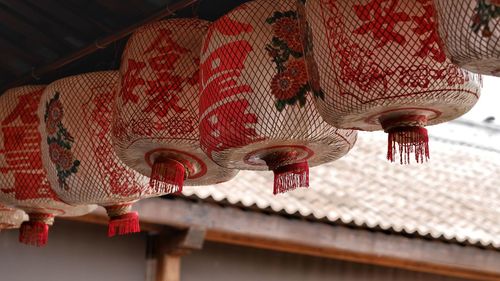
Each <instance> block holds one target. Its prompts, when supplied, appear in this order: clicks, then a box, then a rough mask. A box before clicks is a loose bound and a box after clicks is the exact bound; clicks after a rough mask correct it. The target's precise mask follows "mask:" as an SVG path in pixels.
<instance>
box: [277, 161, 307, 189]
mask: <svg viewBox="0 0 500 281" xmlns="http://www.w3.org/2000/svg"><path fill="white" fill-rule="evenodd" d="M273 172H274V190H273V194H278V193H285V192H287V191H290V190H294V189H297V188H301V187H304V188H308V187H309V165H308V163H307V162H301V163H294V164H289V165H285V166H281V167H278V168H276V169H274V170H273Z"/></svg>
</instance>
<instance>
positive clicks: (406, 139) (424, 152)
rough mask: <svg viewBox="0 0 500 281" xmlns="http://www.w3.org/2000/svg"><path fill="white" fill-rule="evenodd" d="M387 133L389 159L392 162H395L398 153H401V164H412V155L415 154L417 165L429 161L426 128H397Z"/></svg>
mask: <svg viewBox="0 0 500 281" xmlns="http://www.w3.org/2000/svg"><path fill="white" fill-rule="evenodd" d="M387 133H388V149H387V159H388V160H390V161H391V162H394V160H395V158H396V154H397V152H399V161H400V163H401V164H409V163H410V154H411V153H414V154H415V161H416V162H417V163H423V162H424V161H427V160H429V158H430V157H429V136H428V134H427V129H426V128H423V127H418V126H411V127H395V128H392V129H390V130H388V131H387ZM396 144H397V145H396Z"/></svg>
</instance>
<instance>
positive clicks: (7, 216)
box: [0, 204, 28, 231]
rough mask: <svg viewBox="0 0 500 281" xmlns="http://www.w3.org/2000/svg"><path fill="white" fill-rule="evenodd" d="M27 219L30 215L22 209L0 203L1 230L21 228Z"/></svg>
mask: <svg viewBox="0 0 500 281" xmlns="http://www.w3.org/2000/svg"><path fill="white" fill-rule="evenodd" d="M27 220H28V215H26V213H25V212H23V211H22V210H19V209H14V208H9V207H7V206H5V205H2V204H0V231H1V230H2V229H13V228H19V227H20V226H21V223H22V222H23V221H27Z"/></svg>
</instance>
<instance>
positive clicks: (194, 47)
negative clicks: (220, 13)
mask: <svg viewBox="0 0 500 281" xmlns="http://www.w3.org/2000/svg"><path fill="white" fill-rule="evenodd" d="M208 25H209V22H207V21H203V20H200V19H168V20H164V21H159V22H155V23H151V24H148V25H145V26H143V27H141V28H139V29H138V30H137V31H136V32H134V34H133V35H132V36H131V37H130V39H129V41H128V43H127V46H126V48H125V51H124V53H123V55H122V63H121V66H120V82H119V83H120V84H119V91H118V92H117V98H116V111H115V117H114V123H113V137H114V145H115V149H116V153H117V155H118V156H119V157H120V158H121V159H122V160H123V162H124V163H126V164H127V165H129V166H130V167H132V168H133V169H135V170H137V171H138V172H140V173H141V174H143V175H146V176H150V177H151V184H152V185H158V186H165V187H164V188H169V191H170V192H176V191H180V190H181V189H182V185H183V184H186V185H206V184H214V183H218V182H223V181H227V180H229V179H231V178H233V177H234V176H235V175H236V173H237V171H236V170H228V169H225V168H222V167H220V166H218V165H216V164H215V163H213V161H211V160H210V159H209V158H208V157H206V155H205V154H204V153H203V151H201V149H200V148H199V134H198V103H199V99H200V97H199V86H198V80H199V60H200V59H199V55H200V48H201V42H202V39H203V36H204V35H205V33H206V31H207V28H208Z"/></svg>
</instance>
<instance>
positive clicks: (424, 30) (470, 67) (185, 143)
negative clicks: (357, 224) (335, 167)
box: [0, 0, 500, 246]
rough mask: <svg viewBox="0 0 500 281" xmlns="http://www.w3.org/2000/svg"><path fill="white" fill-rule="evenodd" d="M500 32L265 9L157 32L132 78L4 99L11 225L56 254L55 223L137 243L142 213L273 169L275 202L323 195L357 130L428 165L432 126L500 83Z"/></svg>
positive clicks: (355, 6) (93, 80)
mask: <svg viewBox="0 0 500 281" xmlns="http://www.w3.org/2000/svg"><path fill="white" fill-rule="evenodd" d="M499 17H500V3H498V1H493V0H477V1H466V0H460V1H455V0H435V1H431V0H420V1H412V0H393V1H384V0H356V1H352V0H307V1H302V0H282V1H274V0H255V1H250V2H247V3H245V4H242V5H241V6H239V7H238V8H236V9H234V10H232V11H231V12H229V13H228V14H226V15H224V16H223V17H221V18H220V19H218V20H217V21H215V22H213V23H209V22H207V21H204V20H201V19H194V18H186V19H168V20H163V21H159V22H155V23H151V24H147V25H145V26H142V27H140V28H139V29H138V30H136V31H135V32H134V33H133V34H132V36H131V37H130V38H129V40H128V42H127V45H126V48H125V50H124V53H123V55H122V59H121V65H120V69H119V70H118V71H103V72H94V73H84V74H81V75H75V76H71V77H66V78H63V79H60V80H57V81H54V82H53V83H51V84H49V85H47V86H24V87H19V88H14V89H10V90H8V91H7V92H5V93H4V94H3V95H2V96H1V97H0V104H1V107H0V108H2V110H1V111H0V120H1V133H0V140H1V142H2V144H3V148H2V149H1V152H0V168H1V171H2V173H1V174H0V177H1V179H0V181H1V182H2V188H1V189H0V202H1V204H4V205H5V206H8V207H2V208H0V226H1V227H2V228H12V227H16V226H19V224H20V222H21V221H22V220H23V219H26V218H25V217H23V216H22V215H21V216H20V215H19V213H21V214H23V213H22V212H21V211H15V210H14V209H12V208H17V209H19V210H22V211H24V212H25V213H26V214H27V216H28V217H29V219H28V220H27V221H25V222H23V223H22V224H21V225H20V227H21V228H20V241H21V242H23V243H26V244H33V245H37V246H43V245H45V244H46V243H47V239H48V229H49V225H52V223H53V221H54V217H56V216H79V215H84V214H86V213H89V212H91V211H92V210H93V209H95V208H96V206H97V205H98V206H102V207H104V208H105V209H106V211H107V213H108V216H109V218H110V220H109V228H108V235H109V236H114V235H116V234H119V235H122V234H127V233H134V232H138V231H140V227H139V217H138V214H137V213H136V212H133V211H132V204H133V203H134V202H136V201H137V200H140V199H144V198H149V197H155V196H161V195H165V194H169V193H178V192H181V191H182V187H183V186H184V185H211V184H217V183H221V182H225V181H228V180H230V179H232V178H234V177H235V176H236V175H237V172H238V171H239V170H272V171H273V172H274V190H273V193H274V194H277V193H283V192H286V191H289V190H292V189H295V188H299V187H308V186H309V167H310V166H316V165H321V164H324V163H327V162H331V161H335V160H337V159H339V158H341V157H343V156H344V155H346V154H347V153H348V152H349V150H350V149H351V148H352V147H353V146H354V144H355V142H356V137H357V134H356V132H357V130H363V131H378V130H383V131H385V132H387V133H388V152H387V158H388V159H389V160H391V161H398V162H400V163H401V164H406V163H410V162H411V161H412V160H413V161H415V162H424V161H426V160H427V159H428V158H429V157H430V153H429V145H428V136H427V130H426V129H425V126H427V125H434V124H439V123H442V122H446V121H449V120H452V119H455V118H457V117H459V116H460V115H462V114H464V113H465V112H467V111H468V110H470V109H471V108H472V106H474V104H475V103H476V102H477V100H478V98H479V96H480V87H481V77H480V75H479V74H475V73H482V74H489V75H497V76H499V75H500V60H499V58H500V42H499V38H500V30H499V29H500V28H498V23H499V21H500V19H499ZM464 18H466V19H467V18H470V19H471V22H467V21H463V20H461V21H458V20H459V19H464ZM462 67H463V68H462ZM466 69H467V70H466ZM469 71H473V72H474V73H473V72H469ZM2 206H3V205H2ZM16 212H17V213H16ZM4 214H5V215H4ZM14 214H16V215H14ZM20 217H22V219H19V218H20Z"/></svg>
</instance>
